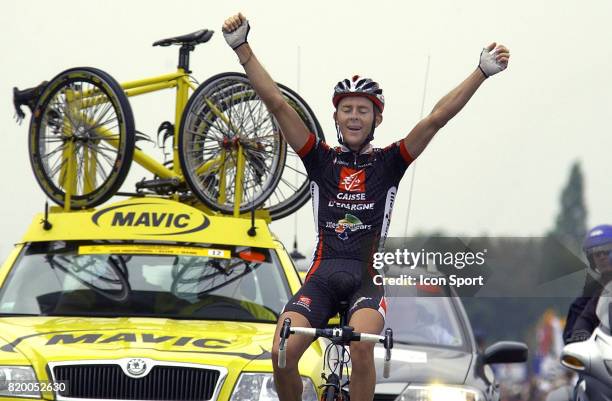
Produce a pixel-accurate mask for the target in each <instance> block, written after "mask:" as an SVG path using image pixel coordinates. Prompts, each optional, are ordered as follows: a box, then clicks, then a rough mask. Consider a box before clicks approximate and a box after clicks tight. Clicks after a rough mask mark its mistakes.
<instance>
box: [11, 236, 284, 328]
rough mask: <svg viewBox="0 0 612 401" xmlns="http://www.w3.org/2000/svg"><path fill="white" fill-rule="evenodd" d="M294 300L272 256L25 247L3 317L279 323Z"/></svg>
mask: <svg viewBox="0 0 612 401" xmlns="http://www.w3.org/2000/svg"><path fill="white" fill-rule="evenodd" d="M289 297H290V292H289V286H288V284H287V282H286V278H285V275H284V273H283V269H282V266H281V265H280V262H279V260H278V258H277V256H276V254H275V252H274V251H271V250H269V249H262V248H249V247H227V246H215V245H208V246H206V247H202V246H198V247H196V246H182V245H181V246H178V245H167V244H128V243H119V244H116V243H114V244H100V243H76V242H47V243H34V244H30V245H28V246H27V247H26V248H25V249H24V251H23V252H22V255H21V256H20V257H19V258H18V260H17V262H16V263H15V265H14V266H13V268H12V270H11V272H10V273H9V275H8V277H7V279H6V281H5V283H4V285H3V286H2V290H1V291H0V314H5V315H43V316H67V315H68V316H92V317H96V316H100V317H102V316H103V317H108V316H147V317H165V318H175V319H206V320H209V319H210V320H237V321H265V322H276V319H277V318H278V315H279V314H280V312H281V310H282V308H283V306H284V305H285V304H286V303H287V301H288V299H289Z"/></svg>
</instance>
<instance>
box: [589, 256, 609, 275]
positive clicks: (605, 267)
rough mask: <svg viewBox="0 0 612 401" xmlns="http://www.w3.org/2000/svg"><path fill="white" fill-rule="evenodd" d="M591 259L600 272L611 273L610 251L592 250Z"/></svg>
mask: <svg viewBox="0 0 612 401" xmlns="http://www.w3.org/2000/svg"><path fill="white" fill-rule="evenodd" d="M593 261H594V262H595V266H596V267H597V270H599V271H600V272H602V273H612V263H610V251H596V252H593Z"/></svg>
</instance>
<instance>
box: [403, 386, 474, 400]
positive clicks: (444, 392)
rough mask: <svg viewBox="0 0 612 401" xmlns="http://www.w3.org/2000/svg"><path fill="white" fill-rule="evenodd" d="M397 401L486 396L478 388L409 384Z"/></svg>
mask: <svg viewBox="0 0 612 401" xmlns="http://www.w3.org/2000/svg"><path fill="white" fill-rule="evenodd" d="M396 401H484V396H483V395H482V393H481V392H480V391H478V390H476V389H470V388H467V387H453V386H445V385H439V384H434V385H428V386H408V387H407V388H406V389H405V390H404V391H402V393H401V394H400V395H399V396H398V397H397V398H396Z"/></svg>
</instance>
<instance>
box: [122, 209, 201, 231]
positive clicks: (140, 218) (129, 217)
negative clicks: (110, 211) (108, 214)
mask: <svg viewBox="0 0 612 401" xmlns="http://www.w3.org/2000/svg"><path fill="white" fill-rule="evenodd" d="M111 225H112V226H133V227H136V226H145V227H172V226H174V227H176V228H185V227H187V226H188V225H189V215H188V214H185V213H181V214H177V215H174V213H157V212H141V213H138V214H137V213H136V212H127V213H124V212H115V214H114V215H113V221H112V223H111Z"/></svg>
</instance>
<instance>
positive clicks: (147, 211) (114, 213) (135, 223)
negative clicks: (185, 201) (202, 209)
mask: <svg viewBox="0 0 612 401" xmlns="http://www.w3.org/2000/svg"><path fill="white" fill-rule="evenodd" d="M92 221H93V223H94V224H96V225H97V226H99V227H101V228H106V229H140V230H138V232H136V234H141V235H177V234H190V233H194V232H197V231H201V230H203V229H205V228H206V227H208V226H209V224H210V221H209V219H208V218H207V217H206V216H205V215H204V214H202V213H198V212H194V211H191V210H185V211H184V212H183V211H181V210H180V209H179V210H174V211H171V210H167V209H164V208H160V207H159V204H156V203H148V202H142V203H130V204H124V205H118V206H112V207H109V208H106V209H102V210H100V211H98V212H97V213H95V214H94V215H93V216H92ZM177 229H178V230H179V231H176V230H177ZM160 231H162V232H160ZM132 232H133V231H132Z"/></svg>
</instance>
